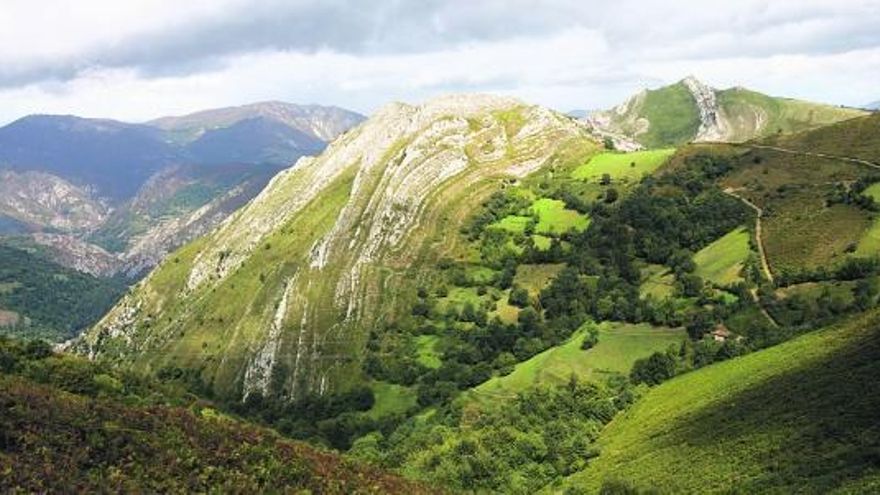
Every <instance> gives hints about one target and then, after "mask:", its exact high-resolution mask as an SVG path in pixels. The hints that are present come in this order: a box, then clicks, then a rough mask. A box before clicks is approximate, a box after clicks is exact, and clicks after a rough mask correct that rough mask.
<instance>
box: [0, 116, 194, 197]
mask: <svg viewBox="0 0 880 495" xmlns="http://www.w3.org/2000/svg"><path fill="white" fill-rule="evenodd" d="M182 159H183V156H182V153H181V150H179V149H177V148H175V147H174V146H172V145H170V144H168V143H166V142H165V140H164V138H163V132H162V131H161V130H160V129H156V128H154V127H149V126H145V125H140V124H126V123H124V122H117V121H114V120H103V119H84V118H80V117H74V116H70V115H32V116H29V117H24V118H21V119H19V120H16V121H15V122H13V123H11V124H9V125H7V126H4V127H2V128H0V168H2V167H6V168H10V169H12V170H15V171H39V172H45V173H48V174H52V175H55V176H58V177H61V178H62V179H65V180H67V181H69V182H72V183H74V184H76V185H78V186H80V187H83V188H87V189H90V190H91V191H92V192H93V193H94V194H95V195H96V196H99V197H103V198H108V199H109V200H110V201H111V202H113V203H116V204H118V203H121V202H123V201H125V200H126V199H128V198H130V197H131V196H133V195H134V194H135V193H136V192H137V190H138V189H139V188H140V186H141V185H142V184H143V183H144V182H145V181H146V180H147V179H149V178H150V176H152V175H153V174H155V173H156V172H158V171H159V170H161V169H162V168H163V167H165V166H168V165H170V164H172V163H176V162H179V161H181V160H182Z"/></svg>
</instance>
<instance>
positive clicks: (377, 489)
mask: <svg viewBox="0 0 880 495" xmlns="http://www.w3.org/2000/svg"><path fill="white" fill-rule="evenodd" d="M0 404H2V408H3V414H0V473H2V476H0V491H3V492H12V493H15V492H19V491H21V492H70V491H76V492H103V491H117V492H175V493H176V492H206V491H224V492H237V493H243V492H267V491H268V492H288V491H296V492H300V491H304V492H317V493H340V494H341V493H346V494H347V493H418V492H427V491H428V490H427V489H425V488H422V487H420V486H418V485H415V484H412V483H408V482H404V481H402V480H400V479H397V478H395V477H392V476H389V475H386V474H383V473H382V472H381V471H378V470H376V469H372V468H365V467H363V466H360V465H358V464H356V463H353V462H349V461H343V460H342V459H341V458H340V457H338V456H337V455H334V454H330V453H325V452H321V451H318V450H315V449H314V448H312V447H307V446H305V445H301V444H297V443H293V442H290V441H285V440H283V439H281V438H280V437H278V435H277V434H275V433H274V432H271V431H269V430H265V429H261V428H258V427H255V426H251V425H246V424H244V423H241V422H239V421H237V420H235V419H233V418H230V417H228V416H225V415H222V414H219V413H217V412H216V410H215V409H213V408H212V407H211V405H210V404H209V403H207V402H204V401H202V400H199V399H196V398H195V397H192V396H189V395H187V394H185V393H184V392H182V390H180V389H175V388H173V387H170V386H167V385H161V384H158V383H153V382H148V381H145V380H144V379H142V378H139V377H136V376H133V375H128V374H123V375H119V374H116V373H115V372H111V371H110V370H108V369H106V368H105V367H103V366H101V365H96V364H94V363H91V362H88V361H86V360H84V359H81V358H77V357H71V356H66V355H60V354H54V353H53V352H52V351H51V349H50V348H49V346H48V345H47V344H45V343H43V342H39V341H32V342H28V343H24V342H20V341H13V340H8V339H0Z"/></svg>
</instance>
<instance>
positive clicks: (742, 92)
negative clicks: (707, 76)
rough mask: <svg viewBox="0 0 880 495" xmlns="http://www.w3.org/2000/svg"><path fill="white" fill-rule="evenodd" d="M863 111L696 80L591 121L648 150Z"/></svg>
mask: <svg viewBox="0 0 880 495" xmlns="http://www.w3.org/2000/svg"><path fill="white" fill-rule="evenodd" d="M864 114H865V112H864V111H863V110H858V109H852V108H842V107H836V106H831V105H824V104H820V103H812V102H806V101H800V100H793V99H788V98H778V97H772V96H767V95H764V94H761V93H758V92H755V91H750V90H748V89H745V88H740V87H736V88H730V89H725V90H718V89H715V88H711V87H709V86H707V85H705V84H703V83H702V82H700V81H699V80H697V79H696V78H694V77H687V78H685V79H683V80H681V81H679V82H677V83H675V84H672V85H670V86H665V87H662V88H658V89H654V90H643V91H641V92H639V93H637V94H636V95H634V96H632V97H631V98H629V99H628V100H627V101H625V102H624V103H622V104H620V105H618V106H617V107H615V108H613V109H611V110H606V111H601V112H595V113H593V114H591V115H590V116H589V117H588V118H587V121H588V122H589V123H590V124H591V125H592V126H593V128H594V129H595V131H596V132H597V133H598V134H600V135H603V136H608V137H612V138H615V139H618V140H620V141H621V142H625V141H627V140H629V141H634V142H635V143H637V144H639V145H641V146H644V147H648V148H658V147H667V146H679V145H681V144H684V143H687V142H690V141H697V142H700V141H725V142H741V141H748V140H750V139H754V138H756V137H763V136H768V135H772V134H776V133H790V132H798V131H803V130H808V129H812V128H816V127H820V126H822V125H826V124H831V123H834V122H838V121H841V120H846V119H850V118H853V117H858V116H861V115H864Z"/></svg>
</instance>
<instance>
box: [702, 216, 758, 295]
mask: <svg viewBox="0 0 880 495" xmlns="http://www.w3.org/2000/svg"><path fill="white" fill-rule="evenodd" d="M748 256H749V232H748V231H747V230H746V229H744V228H739V229H736V230H734V231H732V232H730V233H728V234H726V235H725V236H724V237H721V238H720V239H718V240H716V241H715V242H713V243H712V244H709V245H708V246H706V247H704V248H703V249H701V250H700V251H699V252H697V253H696V254H695V255H694V263H696V265H697V269H696V272H695V273H696V274H697V275H699V276H700V277H701V278H703V279H704V280H708V281H709V282H712V283H713V284H716V285H731V284H734V283H736V282H737V281H739V280H741V279H742V277H741V276H740V270H742V267H743V263H745V261H746V258H748Z"/></svg>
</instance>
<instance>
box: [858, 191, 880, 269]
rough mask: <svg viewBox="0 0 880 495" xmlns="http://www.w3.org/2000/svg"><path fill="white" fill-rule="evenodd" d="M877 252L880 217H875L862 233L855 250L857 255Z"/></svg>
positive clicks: (879, 241)
mask: <svg viewBox="0 0 880 495" xmlns="http://www.w3.org/2000/svg"><path fill="white" fill-rule="evenodd" d="M876 185H877V184H875V186H876ZM871 187H872V188H873V187H874V186H871ZM878 192H880V190H878ZM877 253H880V217H875V218H874V220H872V221H871V225H869V226H868V228H867V229H866V230H865V231H864V233H862V237H861V238H859V242H858V244H857V245H856V252H855V254H856V256H873V255H876V254H877Z"/></svg>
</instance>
